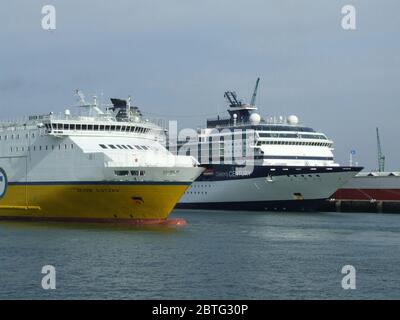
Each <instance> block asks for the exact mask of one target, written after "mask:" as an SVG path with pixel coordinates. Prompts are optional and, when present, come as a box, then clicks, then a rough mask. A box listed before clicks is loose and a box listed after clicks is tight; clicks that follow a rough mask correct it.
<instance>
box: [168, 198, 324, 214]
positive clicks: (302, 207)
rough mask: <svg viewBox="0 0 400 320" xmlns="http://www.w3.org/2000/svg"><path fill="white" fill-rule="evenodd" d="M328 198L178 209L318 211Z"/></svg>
mask: <svg viewBox="0 0 400 320" xmlns="http://www.w3.org/2000/svg"><path fill="white" fill-rule="evenodd" d="M326 201H327V200H326V199H313V200H284V201H243V202H204V203H203V202H198V203H178V204H177V205H176V207H175V208H176V209H202V210H240V211H290V212H304V211H308V212H310V211H317V210H318V209H319V208H321V207H322V205H323V204H324V203H325V202H326Z"/></svg>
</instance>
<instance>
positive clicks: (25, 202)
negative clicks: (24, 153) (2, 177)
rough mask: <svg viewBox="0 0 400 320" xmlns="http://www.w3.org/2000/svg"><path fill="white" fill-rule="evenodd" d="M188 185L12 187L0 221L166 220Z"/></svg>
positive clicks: (1, 203) (0, 206)
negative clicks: (3, 219)
mask: <svg viewBox="0 0 400 320" xmlns="http://www.w3.org/2000/svg"><path fill="white" fill-rule="evenodd" d="M188 187H189V185H186V184H168V183H164V184H115V183H112V184H107V183H104V184H87V185H86V184H85V185H81V184H77V185H74V184H66V185H53V184H52V185H23V184H18V185H16V184H15V185H12V184H9V185H8V187H7V192H6V193H5V195H4V196H3V198H2V199H0V218H2V217H3V218H6V217H7V218H12V217H15V218H28V219H35V218H38V219H40V218H49V219H51V218H54V219H73V220H79V219H83V220H91V219H92V220H102V219H105V220H114V219H118V220H120V219H124V220H125V219H128V220H131V219H135V220H137V219H166V218H167V217H168V215H169V214H170V212H171V211H172V209H173V208H174V206H175V204H176V203H177V202H178V200H179V199H180V197H181V196H182V195H183V193H184V192H185V191H186V189H187V188H188Z"/></svg>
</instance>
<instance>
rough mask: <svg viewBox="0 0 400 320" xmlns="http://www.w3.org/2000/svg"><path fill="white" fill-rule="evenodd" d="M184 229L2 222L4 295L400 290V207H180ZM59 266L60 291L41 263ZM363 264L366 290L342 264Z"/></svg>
mask: <svg viewBox="0 0 400 320" xmlns="http://www.w3.org/2000/svg"><path fill="white" fill-rule="evenodd" d="M172 216H173V217H182V218H185V219H186V220H187V221H188V226H186V227H184V228H179V229H174V228H134V227H121V226H112V225H88V224H82V225H76V224H59V223H25V222H18V223H17V222H0V298H2V299H4V298H6V299H8V298H23V299H42V298H45V299H78V298H84V299H95V298H100V299H103V298H104V299H150V298H154V299H239V298H243V299H279V298H289V299H301V298H307V299H314V298H322V299H332V298H339V299H358V298H367V299H383V298H397V299H399V298H400V215H390V214H359V213H357V214H350V213H343V214H340V213H313V214H311V213H310V214H309V213H306V214H305V213H297V214H295V213H290V214H288V213H254V212H213V211H195V212H190V211H176V212H174V213H173V215H172ZM49 264H50V265H53V266H54V267H55V268H56V284H57V288H56V290H51V291H45V290H43V289H42V287H41V279H42V276H43V275H42V274H41V268H42V266H44V265H49ZM348 264H350V265H353V266H354V267H355V268H356V287H357V288H356V290H343V289H342V287H341V280H342V277H343V275H342V274H341V269H342V267H343V266H344V265H348Z"/></svg>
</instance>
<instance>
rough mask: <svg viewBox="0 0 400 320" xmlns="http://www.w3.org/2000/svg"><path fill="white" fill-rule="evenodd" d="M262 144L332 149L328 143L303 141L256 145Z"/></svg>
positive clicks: (259, 142) (260, 142) (263, 142)
mask: <svg viewBox="0 0 400 320" xmlns="http://www.w3.org/2000/svg"><path fill="white" fill-rule="evenodd" d="M262 144H282V145H293V146H319V147H332V144H331V143H328V142H305V141H277V140H275V141H258V142H257V145H258V146H261V145H262Z"/></svg>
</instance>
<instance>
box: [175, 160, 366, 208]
mask: <svg viewBox="0 0 400 320" xmlns="http://www.w3.org/2000/svg"><path fill="white" fill-rule="evenodd" d="M224 170H225V172H226V174H223V171H224ZM360 170H361V168H358V167H357V168H354V167H329V168H325V167H317V168H310V167H293V168H291V167H268V166H259V167H256V168H254V170H253V171H252V173H251V174H250V175H249V176H247V177H245V176H240V177H239V176H237V175H236V174H232V172H233V170H232V167H231V168H229V167H223V166H220V167H217V168H214V172H213V175H212V176H205V175H204V174H203V175H202V176H200V177H199V178H198V180H197V181H195V182H194V183H193V184H192V186H191V187H190V188H189V189H188V190H187V191H186V192H185V195H184V196H183V197H182V199H181V201H180V202H179V203H178V204H177V208H181V209H210V210H242V211H246V210H257V211H316V210H318V208H319V207H320V206H321V205H322V204H323V203H324V201H325V200H326V199H327V198H329V196H330V195H331V194H332V193H334V192H335V191H336V190H337V189H338V188H340V187H341V186H343V185H344V184H345V183H346V182H347V181H348V180H349V179H351V178H352V177H353V176H354V175H356V173H357V172H359V171H360ZM229 173H231V174H229Z"/></svg>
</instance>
